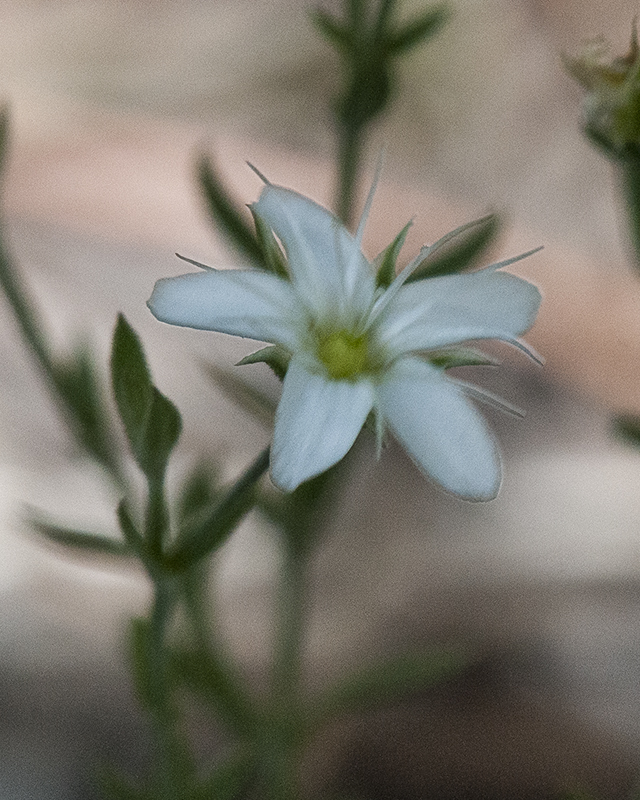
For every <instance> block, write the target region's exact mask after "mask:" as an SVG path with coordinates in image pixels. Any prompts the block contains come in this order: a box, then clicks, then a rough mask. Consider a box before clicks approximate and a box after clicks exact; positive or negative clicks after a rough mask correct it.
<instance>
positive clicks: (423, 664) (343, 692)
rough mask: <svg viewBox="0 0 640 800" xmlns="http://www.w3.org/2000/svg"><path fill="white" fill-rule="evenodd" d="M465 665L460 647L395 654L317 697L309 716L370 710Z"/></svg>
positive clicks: (446, 677) (320, 717)
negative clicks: (313, 710)
mask: <svg viewBox="0 0 640 800" xmlns="http://www.w3.org/2000/svg"><path fill="white" fill-rule="evenodd" d="M468 665H469V656H468V654H465V653H463V652H461V651H457V652H456V651H452V650H433V651H429V652H424V653H408V654H404V655H400V656H396V657H393V658H390V659H389V660H388V661H386V662H385V661H381V662H378V663H376V664H374V665H373V666H370V667H365V668H364V669H362V670H360V671H359V672H356V673H355V674H353V675H351V676H349V677H348V678H346V679H345V680H344V681H342V682H341V683H339V684H338V685H336V686H335V687H333V688H332V689H330V690H329V691H328V692H326V693H325V694H324V696H322V697H321V698H320V699H319V700H318V701H316V709H315V712H314V713H313V714H312V715H311V717H312V718H313V719H315V720H316V721H317V722H318V723H319V722H322V721H325V720H327V719H331V718H333V717H335V716H339V715H343V714H348V713H353V712H359V711H367V710H371V709H372V708H376V707H377V706H380V705H383V704H387V703H392V702H395V701H397V700H400V699H402V698H405V697H407V696H409V695H411V694H414V693H415V692H420V691H423V690H425V689H428V688H431V687H434V686H438V685H440V684H441V683H444V682H445V681H447V680H449V679H451V678H452V677H454V676H455V675H458V674H460V672H462V670H464V669H465V668H466V667H467V666H468Z"/></svg>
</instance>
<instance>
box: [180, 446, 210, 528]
mask: <svg viewBox="0 0 640 800" xmlns="http://www.w3.org/2000/svg"><path fill="white" fill-rule="evenodd" d="M219 496H220V486H219V469H218V467H217V466H216V465H215V464H214V463H212V462H203V461H200V462H199V463H197V464H196V465H195V467H194V468H193V469H192V470H191V472H190V473H189V475H188V476H187V478H186V480H185V481H184V484H183V486H182V491H181V492H180V497H179V498H178V502H177V509H176V510H177V518H178V522H179V523H180V524H183V523H184V522H186V521H187V520H189V519H190V518H191V517H192V516H193V515H194V514H197V513H199V512H200V511H201V510H202V509H203V508H207V507H210V506H212V505H213V504H214V503H215V502H216V500H217V499H218V498H219Z"/></svg>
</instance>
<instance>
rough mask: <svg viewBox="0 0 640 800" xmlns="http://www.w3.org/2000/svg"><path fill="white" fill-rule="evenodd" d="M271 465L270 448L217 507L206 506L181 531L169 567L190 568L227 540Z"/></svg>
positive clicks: (168, 558) (168, 560) (172, 550)
mask: <svg viewBox="0 0 640 800" xmlns="http://www.w3.org/2000/svg"><path fill="white" fill-rule="evenodd" d="M268 467H269V449H268V448H267V449H266V450H264V451H263V452H262V453H261V454H260V455H259V456H258V458H257V459H256V460H255V461H254V462H253V464H251V466H250V467H249V469H248V470H247V471H246V472H245V473H244V474H243V475H241V476H240V478H238V480H237V481H236V482H235V483H234V484H233V486H232V487H231V488H230V489H228V490H227V492H226V493H225V494H224V496H223V497H222V499H221V500H220V501H219V502H218V503H216V504H215V505H214V506H213V508H210V509H203V510H202V512H200V513H199V514H198V515H197V517H196V518H195V519H193V520H190V521H189V523H188V524H187V525H186V527H185V528H183V529H182V530H181V531H180V533H179V535H178V538H177V540H176V541H175V543H174V544H173V546H172V547H171V549H170V550H169V552H168V553H167V556H166V559H165V564H166V566H167V568H168V569H171V570H174V571H176V572H182V571H183V570H185V569H189V568H190V567H192V566H193V565H195V564H196V563H197V562H198V561H200V559H202V558H205V557H206V556H208V555H210V554H211V553H212V552H213V551H214V550H216V549H217V548H219V547H221V546H222V545H223V544H224V542H225V541H226V540H227V539H228V537H229V536H230V535H231V534H232V533H233V531H234V530H235V528H236V527H237V525H238V523H239V522H240V520H241V519H242V517H244V515H245V514H246V513H247V512H248V511H249V510H250V509H251V508H252V506H253V505H254V500H255V490H256V484H257V482H258V481H259V480H260V478H261V477H262V476H263V475H264V473H265V472H266V471H267V469H268Z"/></svg>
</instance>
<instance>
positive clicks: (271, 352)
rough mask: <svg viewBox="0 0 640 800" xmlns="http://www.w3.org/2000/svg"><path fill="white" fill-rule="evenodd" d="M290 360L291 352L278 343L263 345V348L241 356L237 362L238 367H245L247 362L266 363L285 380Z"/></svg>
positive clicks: (275, 373)
mask: <svg viewBox="0 0 640 800" xmlns="http://www.w3.org/2000/svg"><path fill="white" fill-rule="evenodd" d="M290 362H291V353H289V352H287V351H286V350H285V349H284V348H283V347H279V346H278V345H277V344H271V345H269V346H268V347H263V348H262V349H261V350H256V352H255V353H250V354H249V355H248V356H245V357H244V358H241V359H240V361H238V363H237V364H236V367H244V366H246V365H247V364H266V365H267V366H268V367H269V368H270V369H271V371H272V372H273V373H274V375H275V376H276V377H277V378H279V379H280V380H281V381H283V380H284V376H285V375H286V374H287V370H288V369H289V364H290Z"/></svg>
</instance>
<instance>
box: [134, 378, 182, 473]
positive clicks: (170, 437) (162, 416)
mask: <svg viewBox="0 0 640 800" xmlns="http://www.w3.org/2000/svg"><path fill="white" fill-rule="evenodd" d="M181 430H182V418H181V417H180V412H179V411H178V409H177V408H176V407H175V406H174V404H173V403H172V402H171V400H169V399H168V398H166V397H165V396H164V395H163V394H162V393H161V392H159V391H158V389H156V387H155V386H154V387H153V388H152V400H151V407H150V409H149V414H148V417H147V422H146V425H145V427H144V433H143V438H142V441H141V443H140V458H139V463H140V466H141V467H142V469H143V471H144V473H145V474H146V475H147V476H148V477H149V479H150V480H152V481H156V482H160V481H162V478H163V477H164V473H165V470H166V467H167V462H168V460H169V456H170V455H171V451H172V450H173V448H174V447H175V446H176V444H177V442H178V439H179V438H180V432H181Z"/></svg>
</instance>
